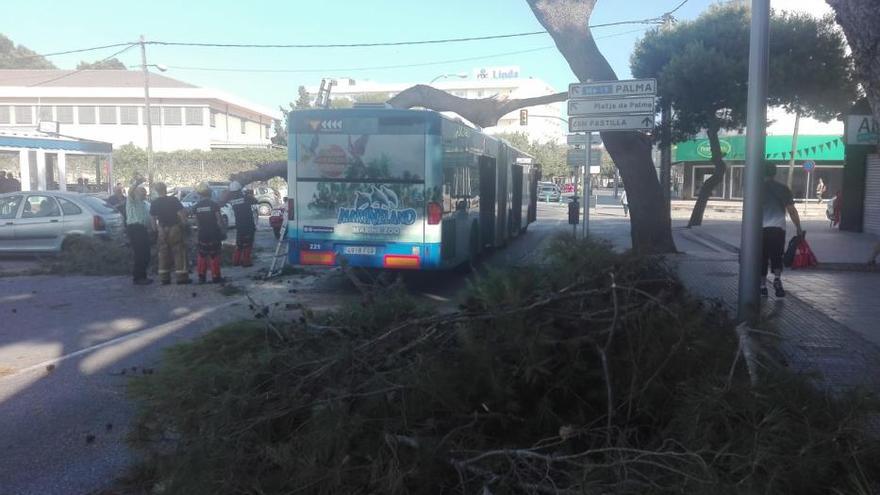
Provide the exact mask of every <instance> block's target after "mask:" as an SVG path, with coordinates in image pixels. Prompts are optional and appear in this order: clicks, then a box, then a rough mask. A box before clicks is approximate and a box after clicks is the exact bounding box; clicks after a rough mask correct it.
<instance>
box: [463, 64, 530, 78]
mask: <svg viewBox="0 0 880 495" xmlns="http://www.w3.org/2000/svg"><path fill="white" fill-rule="evenodd" d="M473 76H474V79H477V80H480V79H516V78H518V77H519V67H518V66H515V65H512V66H509V67H479V68H477V69H474V71H473Z"/></svg>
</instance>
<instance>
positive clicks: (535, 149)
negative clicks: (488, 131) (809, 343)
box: [496, 132, 571, 178]
mask: <svg viewBox="0 0 880 495" xmlns="http://www.w3.org/2000/svg"><path fill="white" fill-rule="evenodd" d="M496 136H497V137H499V138H501V139H504V140H506V141H508V142H509V143H510V144H512V145H513V146H514V147H516V148H518V149H520V150H522V151H525V152H526V153H528V154H530V155H532V156H534V157H535V161H536V162H537V163H540V164H541V170H542V171H543V174H544V177H547V178H549V177H557V176H559V177H569V176H571V169H569V168H568V164H567V162H566V153H568V145H567V144H559V143H557V142H556V141H548V142H545V143H541V142H538V141H531V142H529V136H528V134H526V133H525V132H512V133H502V134H497V135H496Z"/></svg>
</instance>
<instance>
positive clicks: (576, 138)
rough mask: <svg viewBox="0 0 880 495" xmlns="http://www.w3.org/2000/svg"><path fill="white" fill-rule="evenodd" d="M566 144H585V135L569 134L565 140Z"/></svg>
mask: <svg viewBox="0 0 880 495" xmlns="http://www.w3.org/2000/svg"><path fill="white" fill-rule="evenodd" d="M566 140H567V141H568V144H587V135H586V134H569V135H568V138H567V139H566Z"/></svg>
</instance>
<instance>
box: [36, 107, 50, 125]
mask: <svg viewBox="0 0 880 495" xmlns="http://www.w3.org/2000/svg"><path fill="white" fill-rule="evenodd" d="M38 113H39V115H40V122H51V121H52V107H38Z"/></svg>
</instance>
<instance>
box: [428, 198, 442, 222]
mask: <svg viewBox="0 0 880 495" xmlns="http://www.w3.org/2000/svg"><path fill="white" fill-rule="evenodd" d="M442 219H443V207H442V206H440V203H428V225H437V224H439V223H440V220H442Z"/></svg>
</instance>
